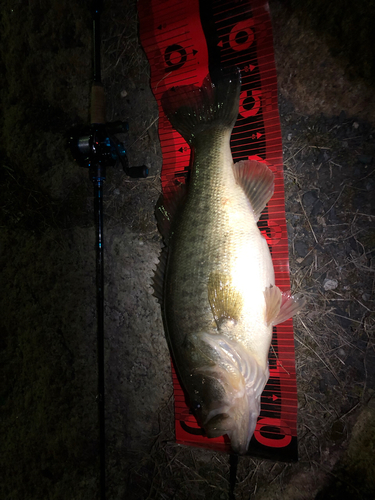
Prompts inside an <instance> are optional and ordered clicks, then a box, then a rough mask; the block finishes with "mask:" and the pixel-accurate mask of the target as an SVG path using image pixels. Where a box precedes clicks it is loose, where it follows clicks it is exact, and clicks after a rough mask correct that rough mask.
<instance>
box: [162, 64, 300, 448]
mask: <svg viewBox="0 0 375 500" xmlns="http://www.w3.org/2000/svg"><path fill="white" fill-rule="evenodd" d="M240 88H241V80H240V74H239V72H238V73H236V74H234V75H232V76H230V77H225V76H221V77H220V78H219V81H218V83H217V84H216V85H213V84H212V82H211V80H210V78H209V77H207V78H206V79H205V81H204V82H203V85H202V87H200V88H198V87H196V86H192V85H187V86H181V87H176V88H173V89H170V90H169V91H167V92H166V93H165V94H164V95H163V97H162V106H163V109H164V111H165V113H166V115H167V117H168V119H169V121H170V122H171V124H172V126H173V127H174V128H175V129H176V130H177V131H178V132H179V133H180V134H181V135H182V136H183V138H184V139H185V140H186V142H187V143H188V144H190V146H191V148H192V158H193V164H192V168H191V178H190V181H189V184H188V189H187V194H186V196H185V197H184V198H185V199H184V203H183V205H182V206H181V207H180V208H177V209H176V208H175V207H176V206H178V202H172V203H169V205H168V204H167V205H165V206H164V207H160V206H159V209H158V210H157V212H158V214H159V215H157V217H158V219H159V228H160V227H162V228H163V227H164V230H163V229H162V232H163V233H164V237H165V240H166V243H167V251H166V252H164V253H163V256H162V258H161V262H162V264H161V266H160V268H159V270H158V271H157V273H156V277H155V278H154V288H155V292H156V296H157V297H158V298H159V299H160V301H161V304H162V311H163V319H164V326H165V330H166V337H167V340H168V344H169V348H170V351H171V355H172V358H173V360H174V365H175V368H176V370H177V372H178V376H179V378H180V381H181V383H182V386H183V388H184V389H185V391H186V393H187V396H188V400H189V404H190V406H191V408H192V410H193V411H194V414H195V416H196V418H197V420H198V422H199V424H200V425H201V426H202V427H203V429H204V431H205V433H206V435H207V436H208V437H215V436H221V435H224V434H227V435H228V437H229V438H230V441H231V447H232V449H233V451H234V452H236V453H239V454H244V453H246V451H247V449H248V446H249V442H250V439H251V437H252V435H253V432H254V430H255V426H256V422H257V418H258V416H259V413H260V396H261V393H262V391H263V389H264V386H265V385H266V383H267V380H268V377H269V371H268V352H269V348H270V343H271V338H272V326H273V325H276V324H278V323H281V322H282V321H285V320H286V319H288V318H289V317H291V315H292V314H294V313H295V312H297V310H298V309H299V308H300V306H301V302H299V301H296V300H294V299H293V298H292V297H291V296H290V295H283V294H282V293H281V291H280V290H279V288H278V287H276V286H275V276H274V270H273V265H272V259H271V255H270V251H269V248H268V245H267V242H266V240H265V238H264V237H263V236H262V234H261V232H260V231H259V229H258V226H257V221H258V219H259V217H260V214H261V212H262V210H263V209H264V207H265V206H266V204H267V202H268V200H269V199H270V198H271V196H272V194H273V190H274V175H273V173H272V171H271V170H270V169H269V168H268V166H267V165H266V164H264V163H260V162H257V161H248V160H247V161H240V162H238V163H236V164H234V163H233V159H232V154H231V150H230V136H231V132H232V129H233V126H234V123H235V121H236V119H237V115H238V108H239V97H240ZM163 219H164V221H163ZM165 219H168V220H169V219H172V221H171V224H170V227H169V230H168V232H166V230H165V227H166V226H168V225H169V223H168V222H166V220H165Z"/></svg>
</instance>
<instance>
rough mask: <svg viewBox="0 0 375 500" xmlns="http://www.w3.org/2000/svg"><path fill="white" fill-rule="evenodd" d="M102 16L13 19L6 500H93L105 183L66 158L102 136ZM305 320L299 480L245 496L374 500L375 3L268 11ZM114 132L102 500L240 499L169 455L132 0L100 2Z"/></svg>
mask: <svg viewBox="0 0 375 500" xmlns="http://www.w3.org/2000/svg"><path fill="white" fill-rule="evenodd" d="M89 5H90V2H88V1H86V2H72V1H66V2H63V3H61V2H58V1H55V0H39V1H38V0H33V1H31V0H29V1H28V2H27V1H20V2H17V3H15V2H11V1H10V0H6V1H4V2H3V7H2V12H1V49H0V50H1V70H2V75H3V78H2V82H1V107H2V110H3V113H2V117H1V150H0V151H1V162H2V165H1V167H2V168H1V177H0V181H1V193H2V199H1V227H2V231H1V240H0V242H1V247H0V248H1V254H0V259H1V260H0V263H1V282H2V294H1V297H0V301H1V304H0V309H1V319H0V321H1V323H0V328H1V337H0V349H1V351H0V356H1V361H0V363H1V366H2V378H1V393H0V407H1V415H2V419H1V434H2V451H1V455H0V457H1V458H0V463H1V470H2V474H1V477H2V479H1V483H0V496H1V498H4V499H7V500H21V499H22V500H23V499H27V500H34V499H35V500H39V499H41V498H48V499H51V500H53V499H77V500H85V499H90V500H91V499H93V498H98V453H97V447H98V425H97V403H96V399H95V398H96V392H97V387H96V383H97V382H96V380H97V374H96V316H95V314H96V304H95V229H94V212H93V206H94V205H93V186H92V183H91V181H90V179H89V176H88V172H87V170H86V169H84V168H82V167H80V166H79V165H78V164H77V163H75V162H74V161H73V159H72V157H71V155H70V151H69V148H68V147H67V138H68V137H69V133H70V131H71V129H72V128H74V127H76V128H77V127H78V128H79V127H81V126H82V125H84V124H85V123H87V122H88V118H89V96H90V86H91V79H92V63H91V16H90V13H89ZM270 10H271V17H272V22H273V29H274V47H275V60H276V67H277V75H278V85H279V109H280V120H281V128H282V135H283V153H284V164H285V197H286V216H287V222H288V235H289V244H290V247H289V251H290V269H291V279H292V286H293V290H295V291H298V292H303V293H304V294H305V296H306V298H307V302H308V306H307V307H306V309H305V311H303V313H301V314H300V315H299V316H298V317H296V319H295V321H294V325H295V346H296V366H297V382H298V401H299V413H298V437H299V455H300V459H299V462H298V463H293V464H284V463H275V462H270V461H266V460H257V459H252V458H250V457H246V458H241V459H240V461H239V464H238V473H237V484H236V489H235V493H236V498H238V499H256V500H266V499H267V500H268V499H272V500H276V499H280V500H284V499H288V500H290V499H295V500H302V499H306V500H310V499H316V500H324V499H338V498H340V499H344V498H361V499H362V498H363V499H370V498H374V497H375V481H374V477H375V468H374V463H373V453H374V447H375V428H374V421H375V420H374V417H375V397H374V382H375V359H374V358H375V354H374V334H375V329H374V319H375V315H374V278H375V275H374V267H373V260H374V251H375V229H374V217H375V213H374V196H373V192H374V187H375V179H374V157H375V105H374V104H375V103H374V85H375V83H374V82H375V76H374V74H375V69H374V64H373V61H374V54H373V50H374V46H375V44H374V43H373V39H372V38H373V36H374V35H373V34H372V33H373V29H372V24H371V18H373V14H374V4H373V2H364V1H358V2H356V3H355V4H352V3H349V2H339V1H337V2H330V3H329V5H328V6H327V3H326V2H323V1H318V2H316V1H315V2H309V1H303V2H296V1H293V0H291V1H289V2H282V1H278V0H273V1H272V2H271V4H270ZM102 21H103V22H102V33H103V47H102V53H103V72H102V73H103V83H104V85H105V89H106V93H107V120H108V121H114V120H125V121H128V122H129V132H128V133H127V134H125V135H124V136H123V137H122V139H123V140H124V142H125V145H126V149H127V153H128V157H129V161H130V163H131V164H132V165H142V164H146V165H147V166H148V167H149V169H150V175H149V177H148V178H147V179H141V180H132V179H130V178H129V177H126V176H125V175H124V174H123V172H122V170H121V169H120V168H117V169H115V168H113V169H110V170H108V172H107V180H106V182H105V184H104V227H105V230H104V249H105V253H104V258H105V362H106V416H107V421H106V426H107V427H106V430H107V457H106V459H107V460H106V461H107V487H108V492H107V498H108V499H111V500H121V499H129V500H131V499H134V500H135V499H146V498H149V499H151V498H155V499H164V500H168V499H172V498H173V499H178V500H182V499H188V498H196V499H200V498H202V499H204V498H210V499H212V500H213V499H226V498H228V490H229V461H228V457H227V456H226V455H222V454H219V453H214V452H209V451H206V450H200V449H192V448H184V447H181V446H177V445H176V444H174V441H173V439H174V437H173V391H172V382H171V375H170V361H169V354H168V350H167V345H166V342H165V339H164V335H163V327H162V322H161V317H160V309H159V306H158V304H157V302H156V300H155V298H154V297H153V296H152V291H151V288H150V281H151V277H152V273H153V268H154V267H155V265H156V262H157V260H158V255H159V252H160V249H161V246H162V243H161V239H160V235H159V233H158V231H157V228H156V223H155V219H154V207H155V204H156V201H157V198H158V196H159V193H160V169H161V165H162V158H161V152H160V146H159V142H158V134H157V120H158V111H157V106H156V103H155V100H154V98H153V96H152V93H151V90H150V86H149V67H148V63H147V59H146V57H145V55H144V53H143V51H142V48H141V46H140V42H139V37H138V31H137V12H136V4H135V2H134V0H131V1H130V0H129V1H128V2H126V1H124V2H114V1H113V0H108V1H107V2H105V11H104V13H103V16H102Z"/></svg>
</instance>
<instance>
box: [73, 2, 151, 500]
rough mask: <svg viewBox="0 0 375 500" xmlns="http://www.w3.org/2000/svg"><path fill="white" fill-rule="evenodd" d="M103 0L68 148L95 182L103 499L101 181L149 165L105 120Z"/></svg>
mask: <svg viewBox="0 0 375 500" xmlns="http://www.w3.org/2000/svg"><path fill="white" fill-rule="evenodd" d="M103 3H104V2H103V0H93V1H92V5H91V13H92V19H93V49H94V50H93V52H94V53H93V83H92V87H91V110H90V121H91V125H89V126H87V127H85V129H84V130H83V131H82V133H81V134H78V133H76V134H73V135H72V136H71V137H70V141H69V142H70V149H71V152H72V154H73V157H74V158H75V160H76V161H77V162H78V163H79V164H80V165H81V166H83V167H85V168H88V169H89V176H90V178H91V180H92V182H93V183H94V217H95V226H96V302H97V363H98V394H97V403H98V421H99V464H100V465H99V467H100V499H101V500H105V494H106V483H105V397H104V393H105V377H104V375H105V366H104V266H103V264H104V262H103V182H104V181H105V178H106V168H107V167H109V166H115V165H116V164H117V163H120V164H121V165H122V167H123V170H124V172H125V174H127V175H128V176H129V177H132V178H142V177H143V178H144V177H147V175H148V168H147V167H146V166H144V165H142V166H140V167H129V163H128V158H127V155H126V150H125V148H124V145H123V144H122V143H121V142H120V141H119V139H118V138H117V137H116V134H119V133H124V132H127V131H128V129H129V127H128V124H127V122H122V121H117V122H113V123H107V122H106V105H105V92H104V87H103V84H102V82H101V57H100V45H101V37H100V16H101V14H102V11H103Z"/></svg>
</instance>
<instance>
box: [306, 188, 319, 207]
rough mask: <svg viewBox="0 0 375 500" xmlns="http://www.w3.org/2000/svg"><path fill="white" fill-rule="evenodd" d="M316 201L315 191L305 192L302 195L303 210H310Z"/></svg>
mask: <svg viewBox="0 0 375 500" xmlns="http://www.w3.org/2000/svg"><path fill="white" fill-rule="evenodd" d="M317 199H318V196H317V194H316V192H315V191H307V193H305V194H304V195H303V204H304V206H305V208H307V209H309V208H312V207H313V205H314V203H315V202H316V200H317Z"/></svg>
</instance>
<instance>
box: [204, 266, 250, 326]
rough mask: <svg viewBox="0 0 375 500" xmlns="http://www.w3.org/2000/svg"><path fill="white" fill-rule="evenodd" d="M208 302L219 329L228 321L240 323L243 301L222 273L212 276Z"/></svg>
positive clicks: (227, 277)
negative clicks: (224, 321) (223, 322)
mask: <svg viewBox="0 0 375 500" xmlns="http://www.w3.org/2000/svg"><path fill="white" fill-rule="evenodd" d="M208 300H209V303H210V306H211V310H212V314H213V316H214V318H215V321H216V324H217V325H218V327H219V326H220V324H221V323H222V321H223V320H226V319H232V320H234V321H238V319H239V317H240V315H241V310H242V307H243V299H242V296H241V294H240V293H239V292H238V291H237V290H236V289H235V287H234V286H233V285H232V283H231V279H230V277H229V276H227V275H225V274H224V273H220V272H212V273H211V274H210V277H209V280H208Z"/></svg>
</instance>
